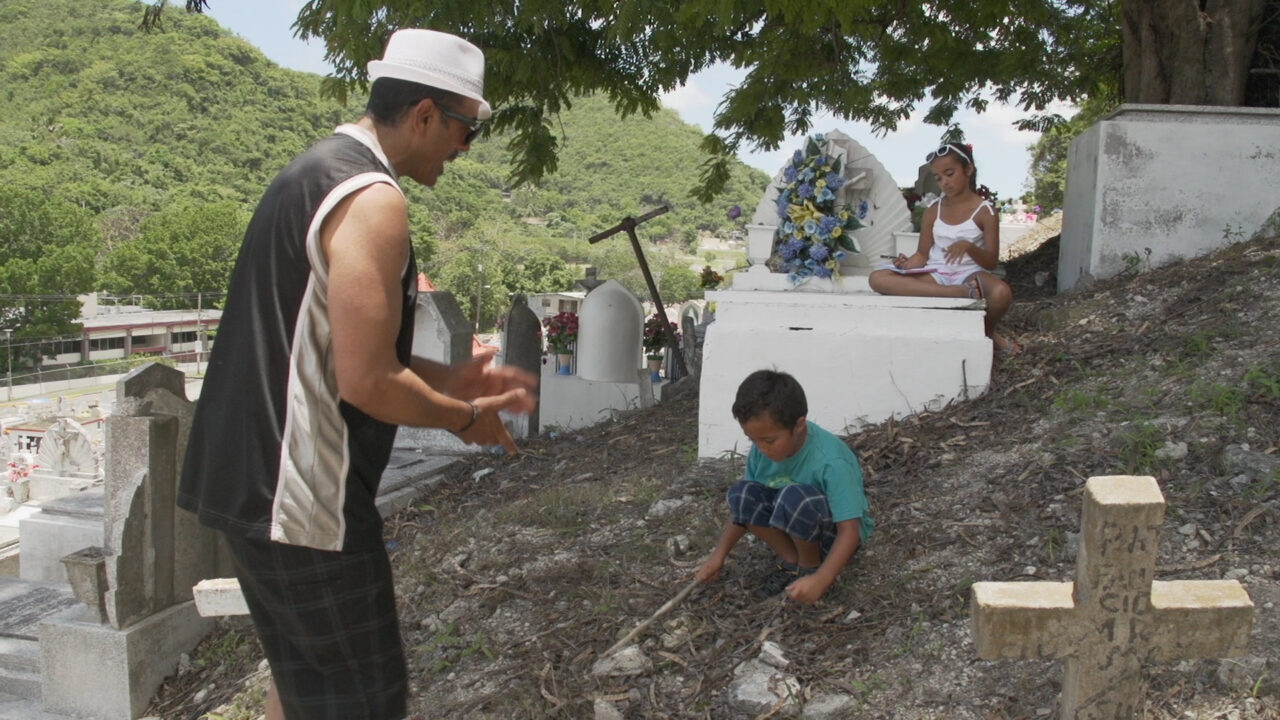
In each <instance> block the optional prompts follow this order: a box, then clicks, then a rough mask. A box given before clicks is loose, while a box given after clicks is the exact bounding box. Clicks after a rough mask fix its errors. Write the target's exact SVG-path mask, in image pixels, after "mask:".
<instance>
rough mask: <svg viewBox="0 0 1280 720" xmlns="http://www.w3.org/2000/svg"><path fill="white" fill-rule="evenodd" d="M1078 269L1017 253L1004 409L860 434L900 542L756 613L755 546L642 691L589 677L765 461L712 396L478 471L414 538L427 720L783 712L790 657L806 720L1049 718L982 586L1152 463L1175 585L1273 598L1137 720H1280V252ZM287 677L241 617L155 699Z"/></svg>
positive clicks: (1069, 535)
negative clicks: (776, 655) (977, 602)
mask: <svg viewBox="0 0 1280 720" xmlns="http://www.w3.org/2000/svg"><path fill="white" fill-rule="evenodd" d="M1056 258H1057V249H1056V244H1055V243H1053V242H1048V243H1044V244H1042V245H1041V246H1039V247H1038V248H1036V249H1034V251H1031V252H1029V253H1028V254H1026V255H1023V256H1021V257H1019V258H1015V259H1013V260H1011V261H1010V262H1009V263H1008V272H1009V277H1010V281H1011V283H1012V285H1013V287H1014V289H1015V291H1016V292H1017V293H1018V297H1019V302H1018V303H1017V304H1016V305H1015V306H1014V310H1013V311H1012V314H1011V318H1010V321H1009V329H1010V330H1011V331H1012V333H1013V334H1014V335H1015V336H1016V337H1017V338H1018V339H1019V340H1020V341H1022V342H1023V343H1024V344H1025V345H1026V352H1024V353H1023V354H1022V355H1020V356H1018V357H1015V358H1012V359H1009V360H1006V361H1004V362H1003V363H1002V364H1000V365H999V366H998V367H997V368H996V369H995V372H994V373H993V378H994V379H993V385H992V387H991V388H990V389H989V391H988V392H987V393H985V394H984V395H983V396H981V397H979V398H976V399H974V400H971V401H969V402H963V403H956V404H954V405H952V406H950V407H947V408H944V409H943V410H941V411H939V412H932V413H925V414H921V415H919V416H916V417H912V418H909V419H905V420H900V421H894V422H887V423H883V424H880V425H877V426H872V427H866V428H863V429H862V430H861V431H859V432H857V433H856V434H854V435H852V436H851V437H850V438H849V443H850V445H851V446H852V447H853V448H854V449H855V450H856V451H857V453H858V455H859V457H860V458H861V460H862V463H863V466H864V469H865V473H866V488H867V494H868V497H869V499H870V501H871V507H872V512H873V515H874V517H875V519H876V522H877V526H878V527H877V530H876V534H875V536H874V537H873V538H872V540H871V542H870V543H869V544H868V545H867V546H866V547H865V549H864V550H863V552H861V553H859V555H858V556H857V557H856V558H855V559H854V560H853V562H852V563H851V565H850V566H849V567H848V568H847V569H846V570H845V571H844V573H843V574H842V575H841V577H840V579H839V581H838V582H837V584H836V585H835V586H834V587H833V588H832V589H831V590H830V591H829V593H828V594H827V596H826V597H825V598H824V599H823V600H822V601H821V603H820V604H818V605H815V606H812V607H801V606H796V605H794V604H791V603H788V602H785V601H783V600H781V599H779V598H773V599H758V598H756V597H755V595H754V594H753V590H754V588H755V586H756V584H757V583H758V581H759V580H760V578H761V577H762V576H763V575H764V573H765V572H766V571H767V570H768V569H769V567H770V559H769V554H768V552H767V550H766V548H764V547H763V545H762V544H761V543H753V542H748V541H747V540H744V542H743V543H741V544H740V545H739V547H738V548H737V549H736V550H735V552H734V553H733V555H731V556H730V561H729V563H728V564H727V565H726V567H725V570H724V572H723V573H722V576H721V579H720V581H719V582H718V583H716V584H714V585H710V586H707V587H703V588H700V589H698V590H697V591H695V592H694V593H693V594H692V595H690V596H689V597H688V598H687V599H685V600H684V601H683V602H682V603H681V604H679V605H678V606H677V607H676V608H675V609H674V610H672V611H671V612H670V613H669V614H667V615H665V616H664V617H662V618H660V619H658V620H657V621H656V622H655V623H654V624H653V625H652V626H651V627H650V628H649V629H648V630H647V631H646V632H644V633H643V634H641V635H640V637H639V643H640V650H641V651H642V653H643V655H644V657H645V658H647V662H644V663H642V664H640V665H639V666H637V667H636V668H635V674H633V675H623V676H608V675H593V674H592V668H593V665H595V663H596V662H597V660H598V659H599V658H600V656H601V654H602V653H603V652H604V651H605V650H606V649H607V648H609V647H610V646H611V645H613V643H614V642H615V641H616V640H618V639H619V638H620V637H621V636H622V635H623V634H625V633H626V632H627V631H629V630H631V629H632V628H634V627H635V626H636V625H637V624H638V623H640V622H641V621H643V620H645V619H647V618H649V617H650V616H651V614H653V613H654V611H656V610H657V609H658V608H659V607H660V606H662V605H663V604H664V603H666V602H667V601H668V600H669V599H671V598H672V597H673V596H675V595H676V593H677V592H678V591H679V590H680V589H681V588H682V587H683V586H684V585H685V584H686V583H687V582H688V581H689V578H690V576H691V574H692V572H693V570H694V569H695V568H696V567H697V565H698V564H699V563H700V561H701V559H702V558H703V557H704V556H705V555H706V554H707V553H708V552H709V551H710V550H711V548H712V546H713V545H714V543H715V540H716V538H717V537H718V533H719V531H720V528H721V523H722V522H723V519H724V514H725V511H724V508H723V496H724V490H725V488H726V487H727V486H728V484H729V483H730V482H731V481H732V479H734V478H735V477H737V476H738V475H739V474H740V473H741V471H742V466H743V458H742V457H741V456H738V457H726V458H722V459H719V460H716V461H712V462H703V463H698V462H697V461H696V443H697V427H696V417H697V408H696V403H697V392H696V389H694V388H692V387H685V388H682V389H681V391H680V392H677V393H676V394H675V395H674V397H672V398H670V399H669V400H668V401H666V402H663V403H661V404H659V405H657V406H655V407H653V408H650V409H647V410H637V411H632V412H627V413H624V414H621V415H619V416H617V417H616V418H614V419H612V420H610V421H608V422H605V423H602V424H600V425H597V426H595V427H592V428H589V429H586V430H582V431H567V432H555V433H548V434H547V435H546V436H545V437H543V438H539V439H535V440H531V441H527V442H523V443H522V444H521V451H520V453H519V454H516V455H513V456H508V457H495V456H492V455H487V454H484V455H476V456H470V457H468V458H466V459H465V460H464V461H462V462H459V463H457V464H456V465H455V466H454V467H453V468H451V470H450V471H449V473H448V476H447V477H446V478H445V479H444V480H443V481H441V482H440V483H439V484H438V485H437V486H436V487H435V488H434V490H433V492H431V493H430V494H429V495H428V496H427V497H424V498H423V499H422V500H421V501H420V502H418V503H417V504H416V505H415V506H414V507H412V508H409V509H407V510H405V511H403V512H401V513H399V514H398V515H395V516H393V517H392V518H390V519H389V521H388V524H387V538H388V540H389V541H390V543H391V545H390V546H391V548H392V551H391V554H392V560H393V563H394V565H395V570H396V574H397V591H398V594H399V598H400V603H401V620H402V625H403V628H404V632H405V637H404V642H405V647H406V651H407V654H408V658H409V662H410V664H411V683H412V698H413V699H412V712H413V713H414V714H416V715H419V716H421V717H426V718H472V717H475V718H542V717H569V718H579V717H592V716H595V717H627V718H657V717H672V718H739V717H779V716H782V715H784V714H785V713H786V712H789V711H788V710H787V709H786V708H785V707H783V706H778V707H772V708H771V707H767V706H766V707H762V708H760V707H758V708H755V709H750V708H748V707H747V706H745V705H743V704H739V701H737V700H735V698H734V696H733V693H732V692H731V691H730V686H731V685H732V683H733V682H734V680H735V675H734V670H735V668H737V667H738V666H740V665H741V664H743V663H744V662H747V661H749V660H752V659H753V658H756V657H757V656H758V655H759V653H760V649H761V645H762V643H763V642H765V641H772V642H774V643H777V644H778V645H779V646H780V647H781V650H782V653H783V655H784V657H785V658H786V660H787V661H789V664H788V665H787V667H786V668H785V673H787V674H789V675H792V676H794V677H795V679H796V680H798V684H797V685H796V686H795V688H798V689H796V690H793V693H794V695H795V696H796V699H797V700H799V701H802V702H803V701H807V702H808V703H809V705H808V707H807V709H806V710H805V711H804V712H805V714H806V716H808V717H858V718H960V719H968V718H973V719H978V718H981V719H984V720H986V719H1005V720H1012V719H1014V718H1037V717H1051V716H1053V715H1054V714H1055V702H1056V698H1057V695H1058V692H1059V690H1060V682H1061V667H1060V665H1058V664H1056V663H1053V662H1049V661H1013V660H1005V661H994V662H988V661H982V660H978V659H977V657H976V653H975V649H974V645H973V642H972V639H971V633H970V624H969V588H970V585H971V584H972V583H974V582H976V581H983V580H1027V581H1034V580H1037V579H1039V580H1057V581H1060V580H1070V579H1072V578H1073V577H1074V571H1075V551H1076V543H1077V536H1076V533H1077V531H1078V529H1079V525H1080V510H1081V495H1082V492H1083V489H1084V483H1085V481H1086V479H1087V478H1089V477H1090V476H1095V475H1115V474H1151V475H1154V476H1155V477H1156V478H1157V479H1158V480H1159V482H1160V486H1161V489H1162V490H1163V492H1164V495H1165V499H1166V501H1167V503H1168V506H1167V510H1166V514H1165V520H1164V527H1163V530H1162V532H1161V536H1160V552H1159V558H1158V561H1157V572H1156V578H1157V579H1160V580H1177V579H1221V578H1236V579H1239V580H1240V581H1241V583H1243V585H1244V587H1245V589H1246V590H1247V591H1248V593H1249V595H1250V596H1251V598H1252V600H1253V603H1254V604H1255V608H1256V610H1255V615H1254V625H1253V633H1252V637H1251V639H1250V644H1249V654H1248V655H1247V656H1245V657H1242V658H1236V659H1231V660H1217V659H1204V660H1194V661H1184V662H1181V663H1178V664H1174V665H1169V666H1150V667H1147V668H1146V671H1145V674H1144V681H1143V685H1142V698H1141V700H1140V702H1139V703H1138V707H1139V708H1140V710H1139V714H1138V716H1139V717H1141V718H1168V719H1174V718H1206V719H1207V718H1231V719H1235V718H1240V719H1245V718H1280V618H1278V616H1277V612H1276V609H1275V603H1276V602H1278V601H1280V550H1277V548H1280V454H1277V448H1278V447H1280V352H1278V351H1277V348H1280V319H1277V318H1280V238H1273V239H1270V240H1258V241H1253V242H1247V243H1241V244H1237V245H1234V246H1232V247H1230V248H1228V249H1226V250H1224V251H1221V252H1219V253H1217V254H1215V255H1213V256H1211V257H1207V258H1202V259H1197V260H1192V261H1188V262H1184V263H1179V264H1176V265H1174V266H1171V267H1168V268H1164V269H1159V270H1153V271H1149V272H1141V273H1138V272H1136V271H1137V270H1141V269H1142V268H1140V267H1137V266H1135V268H1134V270H1135V273H1134V274H1131V275H1129V276H1126V277H1121V278H1117V279H1114V280H1111V281H1106V282H1101V283H1098V284H1097V285H1095V286H1094V287H1093V288H1090V289H1087V290H1082V291H1077V292H1074V293H1071V294H1067V295H1063V296H1057V295H1053V294H1051V292H1050V291H1048V290H1045V289H1043V288H1039V287H1037V286H1036V284H1035V282H1034V274H1035V273H1036V272H1038V271H1044V270H1052V268H1053V266H1054V265H1055V263H1056ZM807 391H808V392H809V393H810V394H813V393H820V392H822V388H820V387H809V388H807ZM730 403H731V399H730V398H725V399H724V405H725V412H726V413H727V412H729V410H728V407H729V404H730ZM743 450H744V451H745V447H744V448H743ZM260 662H261V655H260V651H259V650H258V647H257V644H256V641H255V640H254V639H253V634H252V631H251V630H250V629H248V626H247V624H246V622H245V621H244V620H243V619H238V620H230V621H224V622H223V624H222V626H221V629H220V630H219V631H218V632H217V633H216V634H214V635H213V636H211V637H210V638H209V639H208V640H207V641H206V642H205V643H204V644H203V645H202V646H201V647H200V648H198V649H197V651H196V652H195V653H194V654H193V656H192V658H191V661H190V662H189V663H187V664H185V667H184V669H183V671H182V672H181V673H180V674H179V675H177V676H175V677H173V678H171V679H170V680H169V681H168V682H167V683H166V685H165V687H164V688H163V689H162V691H161V694H160V696H159V697H158V699H157V701H156V703H155V705H154V706H153V707H152V708H151V711H150V712H151V714H153V715H157V716H162V717H164V718H170V719H173V718H199V717H206V713H207V714H208V715H207V717H211V718H214V717H216V718H227V719H228V720H241V719H251V718H256V717H258V716H259V715H260V714H261V712H262V705H263V703H262V693H263V688H264V687H265V675H264V673H263V672H262V670H261V665H260ZM605 705H607V706H608V707H605ZM819 705H822V706H824V707H827V708H829V709H828V710H827V711H826V712H828V713H829V714H825V715H824V714H822V713H821V712H819V711H818V710H817V707H818V706H819ZM833 707H834V708H837V709H834V710H831V709H830V708H833ZM610 710H612V711H615V712H616V713H617V714H613V715H611V714H609V712H610Z"/></svg>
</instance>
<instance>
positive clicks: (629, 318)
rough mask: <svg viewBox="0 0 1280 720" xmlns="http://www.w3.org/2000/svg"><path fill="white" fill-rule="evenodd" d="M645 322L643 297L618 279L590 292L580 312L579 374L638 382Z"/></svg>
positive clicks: (588, 378) (604, 379)
mask: <svg viewBox="0 0 1280 720" xmlns="http://www.w3.org/2000/svg"><path fill="white" fill-rule="evenodd" d="M643 324H644V310H643V309H642V308H641V306H640V300H639V299H638V298H636V296H635V293H632V292H631V291H630V290H628V289H627V288H626V287H625V286H624V285H622V283H620V282H618V281H617V280H608V281H606V282H605V283H604V284H602V285H600V286H599V287H597V288H596V289H595V290H592V291H591V292H590V293H588V294H587V297H586V299H585V300H583V301H582V311H581V312H580V313H579V314H578V376H579V377H581V378H582V379H584V380H597V381H602V382H635V379H636V369H637V368H639V367H640V340H641V337H642V332H643V330H642V326H643Z"/></svg>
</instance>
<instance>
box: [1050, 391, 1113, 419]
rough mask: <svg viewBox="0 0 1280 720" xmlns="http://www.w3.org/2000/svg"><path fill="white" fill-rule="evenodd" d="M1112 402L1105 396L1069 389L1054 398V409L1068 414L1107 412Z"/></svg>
mask: <svg viewBox="0 0 1280 720" xmlns="http://www.w3.org/2000/svg"><path fill="white" fill-rule="evenodd" d="M1110 404H1111V402H1110V401H1109V400H1108V399H1107V398H1106V397H1104V396H1102V395H1100V394H1098V393H1095V392H1088V391H1085V390H1077V389H1075V388H1069V389H1067V390H1063V391H1062V392H1060V393H1058V394H1057V395H1055V396H1054V398H1053V408H1054V409H1055V410H1057V411H1059V412H1066V413H1086V412H1087V413H1093V412H1097V411H1099V410H1105V409H1106V408H1107V407H1108V406H1109V405H1110Z"/></svg>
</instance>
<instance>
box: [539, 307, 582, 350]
mask: <svg viewBox="0 0 1280 720" xmlns="http://www.w3.org/2000/svg"><path fill="white" fill-rule="evenodd" d="M542 325H543V327H545V328H546V329H547V346H548V347H550V348H551V349H552V350H554V351H555V352H556V353H557V354H563V353H569V352H573V346H574V344H575V343H577V342H578V314H577V313H573V312H567V311H566V312H562V313H558V314H556V315H553V316H551V317H549V318H547V319H545V320H543V321H542Z"/></svg>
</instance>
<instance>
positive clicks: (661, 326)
mask: <svg viewBox="0 0 1280 720" xmlns="http://www.w3.org/2000/svg"><path fill="white" fill-rule="evenodd" d="M668 325H670V326H671V332H672V334H674V335H675V337H676V342H680V332H679V331H678V330H676V328H675V326H674V325H671V323H669V322H668V321H667V319H666V318H665V317H663V316H662V315H660V314H658V313H654V314H653V316H652V317H650V318H649V319H647V320H645V321H644V332H643V335H642V336H641V338H640V343H641V345H643V346H644V356H645V359H646V360H648V361H649V363H648V364H649V374H650V377H651V378H652V379H653V380H654V381H657V380H658V379H659V376H658V371H659V370H660V369H662V353H663V350H664V349H665V348H666V347H668V346H669V345H670V344H671V342H670V339H669V338H668V337H667V326H668Z"/></svg>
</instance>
